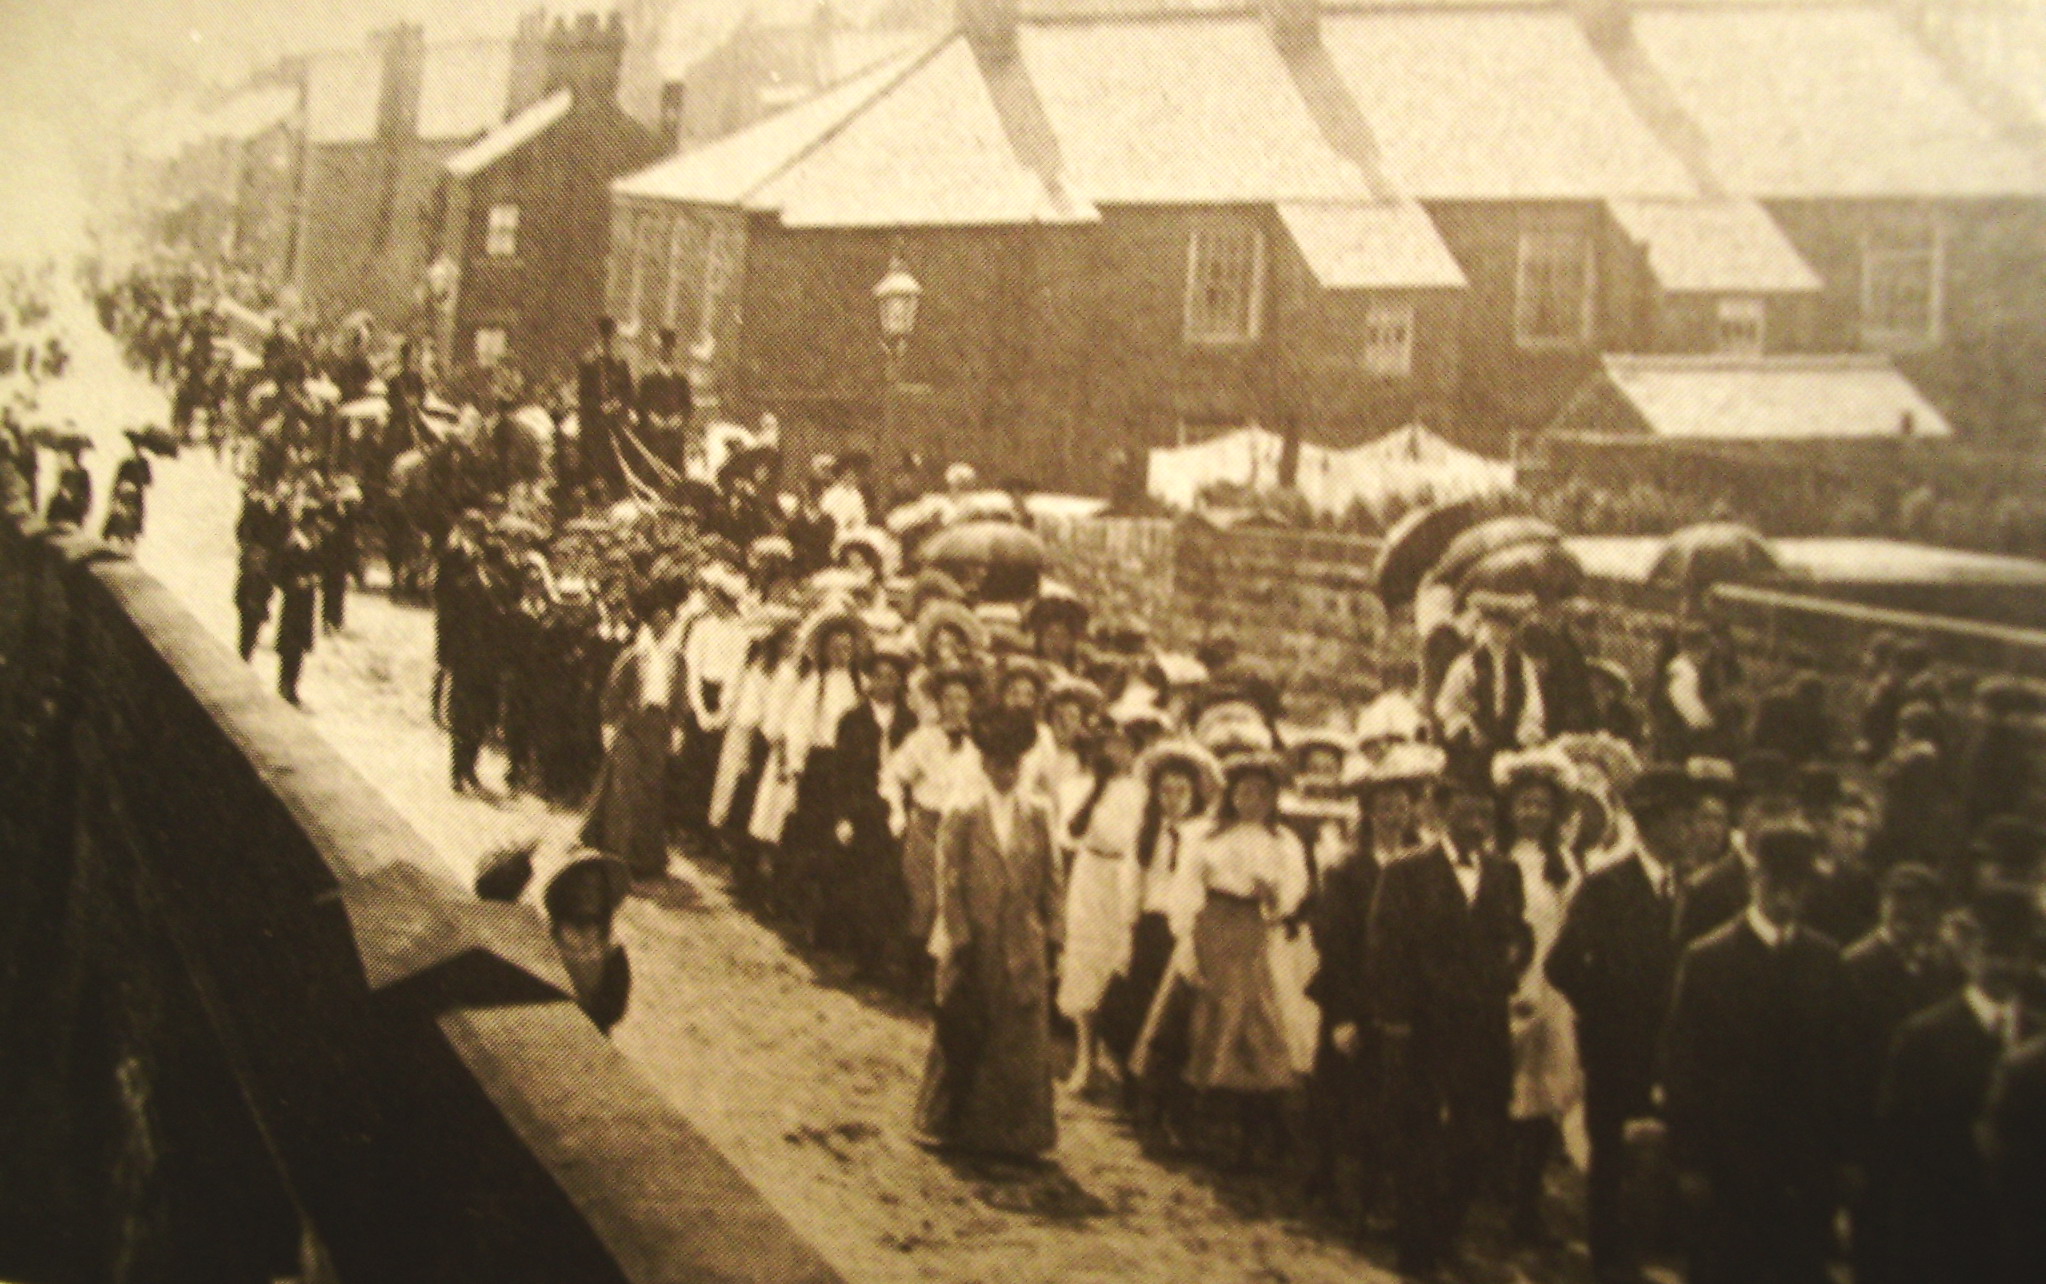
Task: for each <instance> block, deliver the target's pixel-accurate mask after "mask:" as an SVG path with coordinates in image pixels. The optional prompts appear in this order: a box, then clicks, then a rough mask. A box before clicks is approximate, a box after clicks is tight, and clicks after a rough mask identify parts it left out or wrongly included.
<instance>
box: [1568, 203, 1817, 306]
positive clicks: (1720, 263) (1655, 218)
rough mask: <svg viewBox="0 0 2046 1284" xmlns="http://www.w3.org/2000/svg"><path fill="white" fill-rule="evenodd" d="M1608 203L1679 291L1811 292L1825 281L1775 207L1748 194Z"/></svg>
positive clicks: (1654, 268)
mask: <svg viewBox="0 0 2046 1284" xmlns="http://www.w3.org/2000/svg"><path fill="white" fill-rule="evenodd" d="M1607 204H1608V205H1609V206H1610V207H1611V209H1612V211H1613V218H1614V219H1615V220H1616V221H1617V222H1618V223H1619V225H1620V226H1621V228H1623V229H1624V230H1625V231H1626V233H1627V235H1628V236H1630V237H1632V238H1633V239H1634V240H1636V241H1638V242H1640V243H1641V245H1642V247H1643V248H1644V249H1646V250H1647V252H1648V268H1649V271H1651V272H1653V273H1654V274H1655V280H1656V284H1658V285H1660V286H1661V287H1662V288H1663V289H1664V290H1667V291H1670V292H1672V293H1685V292H1697V293H1711V294H1717V293H1759V294H1783V293H1805V292H1809V291H1814V290H1817V289H1818V288H1819V286H1820V284H1821V282H1820V281H1819V276H1818V273H1816V272H1814V271H1812V269H1811V266H1810V265H1809V264H1807V263H1806V262H1805V261H1804V259H1803V258H1801V257H1799V255H1798V252H1797V250H1796V248H1795V247H1794V246H1792V245H1791V243H1790V240H1789V238H1787V237H1785V236H1784V235H1783V232H1782V230H1781V229H1780V228H1778V227H1777V226H1776V224H1775V222H1774V221H1773V220H1771V219H1770V217H1769V214H1768V211H1766V210H1764V209H1763V208H1762V207H1761V206H1760V205H1757V204H1756V203H1755V202H1753V201H1748V200H1735V199H1723V198H1700V199H1696V200H1676V201H1642V200H1618V201H1609V202H1607Z"/></svg>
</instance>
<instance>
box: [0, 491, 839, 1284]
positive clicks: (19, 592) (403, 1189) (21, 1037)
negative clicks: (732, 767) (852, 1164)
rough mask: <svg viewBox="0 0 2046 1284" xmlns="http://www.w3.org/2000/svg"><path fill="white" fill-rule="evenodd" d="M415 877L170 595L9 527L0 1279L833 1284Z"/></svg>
mask: <svg viewBox="0 0 2046 1284" xmlns="http://www.w3.org/2000/svg"><path fill="white" fill-rule="evenodd" d="M14 498H18V496H16V497H14ZM437 867H438V866H437V857H435V856H434V855H433V854H432V853H431V852H430V851H429V850H428V849H427V848H426V845H425V843H424V841H423V840H422V839H421V838H420V837H419V836H418V835H417V834H416V833H414V832H413V831H412V830H411V829H410V828H409V827H408V826H407V825H406V824H405V823H404V822H403V821H402V820H401V819H400V818H399V817H398V816H397V815H396V813H395V812H394V811H392V809H391V808H390V806H389V805H388V804H387V803H386V802H384V800H383V799H382V798H381V797H380V796H379V795H377V794H376V793H375V792H374V791H373V790H372V789H370V788H369V786H368V785H367V784H366V783H365V782H364V781H362V780H361V778H360V777H358V776H357V775H356V774H355V773H354V772H353V770H352V769H350V768H349V767H348V766H346V764H344V763H343V762H342V761H341V760H340V759H339V758H338V757H337V756H336V755H335V754H334V752H333V751H332V750H331V749H329V748H328V747H327V746H326V745H325V744H324V742H322V741H321V740H320V739H319V738H318V737H317V735H315V734H314V733H313V731H312V730H311V728H310V726H309V725H308V724H307V723H306V722H305V721H304V720H303V718H302V717H301V716H300V715H299V714H298V713H297V712H296V711H295V710H292V709H290V708H289V707H288V706H285V705H284V704H282V703H281V702H280V701H278V700H276V699H275V698H274V697H272V696H271V695H269V694H268V693H267V692H266V691H265V690H264V689H263V688H262V685H261V684H260V683H258V682H257V681H256V680H255V678H254V676H253V675H252V674H251V673H250V672H249V671H248V669H247V668H246V666H244V665H242V664H240V663H239V662H237V661H236V659H235V657H234V656H233V655H232V653H231V652H229V651H228V650H227V649H226V648H225V647H223V646H221V645H220V644H219V643H217V642H216V641H214V640H213V639H212V638H211V637H210V636H208V635H207V634H205V633H204V631H203V630H202V628H201V627H200V625H199V624H198V622H197V621H196V620H194V619H193V618H192V617H191V616H190V615H189V614H187V613H186V612H185V611H184V610H183V609H182V607H180V606H179V605H178V604H177V603H176V602H175V601H173V600H172V599H171V598H170V596H169V594H168V592H167V590H165V589H164V588H163V587H162V586H160V585H158V584H156V583H155V582H154V581H152V580H151V579H150V578H149V577H148V576H147V575H145V574H143V573H142V572H141V571H140V570H139V569H137V568H136V567H135V566H134V565H133V564H132V563H130V562H128V561H127V560H126V559H123V558H120V557H117V556H114V555H113V554H111V553H110V552H109V551H108V550H106V549H103V548H101V547H99V546H97V545H95V544H93V543H92V542H91V541H89V540H84V539H81V538H79V537H77V536H75V535H52V534H49V533H46V532H37V531H34V530H33V529H32V528H25V527H24V526H23V525H22V524H19V523H17V522H16V521H13V520H9V519H7V518H5V517H0V1021H4V1023H5V1024H4V1028H5V1029H6V1030H7V1031H8V1037H7V1040H6V1046H5V1050H4V1051H0V1103H4V1104H0V1259H4V1256H5V1254H7V1253H9V1252H14V1253H18V1254H20V1255H21V1256H22V1260H20V1261H7V1260H0V1275H6V1276H9V1277H14V1278H22V1277H34V1278H64V1279H77V1278H86V1279H108V1280H116V1281H124V1282H125V1281H136V1282H153V1281H166V1282H168V1281H176V1280H201V1279H203V1280H207V1281H209V1282H211V1281H219V1282H222V1284H240V1282H241V1281H248V1282H249V1284H268V1281H272V1280H275V1279H278V1278H293V1277H296V1278H303V1279H306V1280H309V1281H310V1280H313V1279H336V1280H343V1281H355V1280H359V1281H365V1282H370V1281H374V1282H376V1284H392V1282H397V1284H402V1282H405V1281H420V1282H421V1284H429V1282H436V1284H437V1282H440V1281H448V1280H467V1279H476V1280H493V1281H520V1280H524V1281H533V1282H534V1284H541V1282H543V1281H545V1282H548V1284H553V1282H558V1281H563V1280H576V1281H628V1280H630V1281H656V1280H684V1279H720V1280H730V1281H757V1282H759V1284H768V1282H770V1281H775V1282H779V1281H789V1280H793V1281H815V1282H818V1284H822V1282H824V1281H830V1280H833V1279H835V1278H836V1277H835V1275H834V1274H833V1273H832V1271H831V1270H830V1268H829V1267H828V1266H827V1265H825V1264H824V1262H823V1260H822V1259H821V1258H820V1257H819V1256H818V1255H817V1254H816V1252H815V1251H814V1250H813V1249H811V1248H810V1247H809V1245H807V1244H806V1243H804V1242H803V1241H802V1240H800V1239H799V1238H798V1237H797V1236H796V1235H795V1233H794V1232H793V1231H792V1230H790V1229H789V1228H788V1226H787V1225H786V1223H784V1222H782V1221H781V1219H780V1218H779V1216H778V1215H777V1214H775V1213H774V1212H773V1211H772V1209H771V1208H769V1206H768V1205H767V1204H766V1203H765V1201H764V1200H762V1199H761V1197H760V1196H759V1195H758V1193H757V1192H755V1191H754V1190H753V1189H752V1188H751V1187H750V1186H749V1185H748V1184H747V1183H746V1182H745V1180H744V1179H743V1178H742V1177H740V1176H739V1174H738V1173H737V1171H736V1170H735V1169H733V1168H732V1167H731V1165H730V1164H729V1162H728V1161H726V1160H725V1159H724V1158H723V1156H722V1155H720V1154H719V1153H717V1152H716V1151H715V1150H713V1149H712V1148H711V1146H710V1145H709V1144H708V1143H707V1142H706V1141H705V1140H704V1139H703V1138H702V1137H701V1136H700V1135H699V1134H698V1133H697V1132H696V1131H695V1130H694V1129H693V1128H692V1127H691V1126H690V1124H689V1123H688V1121H687V1120H685V1119H683V1118H682V1117H680V1116H679V1115H678V1114H676V1112H675V1111H674V1110H673V1108H672V1107H670V1106H669V1105H668V1104H667V1103H666V1102H665V1100H664V1099H663V1098H662V1097H661V1096H660V1095H659V1094H658V1093H657V1092H656V1091H655V1089H654V1088H653V1086H652V1085H651V1084H649V1083H647V1082H646V1081H645V1080H644V1079H643V1078H641V1077H640V1075H639V1074H638V1073H637V1072H636V1071H635V1070H634V1069H633V1068H632V1067H631V1066H630V1065H628V1064H627V1063H626V1062H625V1060H624V1059H623V1057H622V1056H621V1055H620V1054H619V1053H618V1052H617V1051H616V1050H615V1049H614V1048H613V1047H612V1046H611V1044H610V1043H609V1042H608V1041H607V1040H605V1039H604V1038H603V1037H602V1036H600V1035H599V1034H598V1033H597V1031H596V1030H595V1028H594V1027H593V1026H591V1025H590V1023H589V1022H588V1020H587V1019H586V1018H585V1017H584V1016H583V1015H582V1013H581V1012H580V1011H579V1010H578V1009H577V1008H576V1007H575V1006H574V1005H573V1004H572V1003H571V1002H569V1001H568V999H567V998H566V997H565V995H566V988H567V987H566V976H565V974H564V973H563V972H562V970H561V965H560V962H559V959H558V958H557V957H556V956H555V954H554V950H553V946H552V942H551V940H550V939H549V938H548V936H547V933H546V929H545V927H544V925H543V924H542V923H541V922H540V920H539V919H538V918H537V917H535V916H533V915H532V914H531V912H530V911H528V910H526V909H524V908H522V907H515V906H502V905H486V904H483V903H480V902H478V901H476V900H475V899H474V898H473V897H471V896H469V895H468V894H467V892H466V890H465V889H462V888H459V887H457V886H455V885H454V884H452V883H451V882H448V881H445V880H444V879H443V878H441V877H440V876H439V875H437V874H435V873H433V872H431V871H434V870H435V869H437Z"/></svg>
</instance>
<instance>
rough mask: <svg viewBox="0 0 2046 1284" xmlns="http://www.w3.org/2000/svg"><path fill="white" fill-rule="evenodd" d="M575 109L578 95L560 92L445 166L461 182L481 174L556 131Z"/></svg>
mask: <svg viewBox="0 0 2046 1284" xmlns="http://www.w3.org/2000/svg"><path fill="white" fill-rule="evenodd" d="M574 105H575V95H574V94H572V93H570V92H569V91H568V90H566V89H557V90H555V91H554V92H553V93H551V94H549V95H547V97H545V98H543V99H541V100H540V101H539V102H537V103H534V104H533V105H532V106H531V107H528V108H526V109H525V110H524V111H522V112H520V113H519V114H518V115H516V116H514V117H512V118H511V119H510V120H508V121H506V122H504V123H503V124H502V125H499V126H498V127H497V128H496V129H493V130H491V131H490V132H489V133H487V134H485V135H483V137H481V138H479V139H477V140H476V141H475V142H473V143H471V144H469V145H468V146H467V147H464V148H463V149H462V150H461V151H458V152H456V153H455V154H454V155H453V156H450V157H448V158H447V160H446V161H445V162H444V163H445V164H446V166H447V169H448V172H449V173H450V174H453V175H454V176H455V177H457V178H467V177H469V176H470V175H472V174H478V173H481V172H482V171H484V170H486V169H488V168H490V167H491V166H492V165H495V164H496V163H497V162H499V161H501V160H503V159H504V158H505V157H507V156H509V155H511V154H512V153H513V152H515V151H517V150H518V149H519V148H521V147H524V146H525V145H526V144H527V143H530V142H532V141H533V140H534V139H536V138H538V137H539V136H540V135H542V134H544V133H546V132H547V131H548V130H549V129H552V128H553V127H554V125H555V124H556V122H558V121H560V119H561V118H562V117H563V116H566V115H568V109H569V108H570V107H572V106H574Z"/></svg>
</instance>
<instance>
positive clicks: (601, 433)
mask: <svg viewBox="0 0 2046 1284" xmlns="http://www.w3.org/2000/svg"><path fill="white" fill-rule="evenodd" d="M575 391H576V424H577V430H578V432H579V434H580V437H579V443H580V449H581V452H582V455H583V477H584V480H586V481H590V480H594V481H596V482H598V483H599V485H600V486H601V488H602V491H603V493H604V494H605V496H607V497H608V498H612V499H615V498H617V497H619V496H621V495H623V494H624V493H625V472H624V468H623V466H622V465H621V463H620V458H621V454H620V452H621V451H622V450H623V449H624V447H623V444H622V443H621V442H619V441H618V440H616V436H617V434H618V433H619V432H620V431H629V430H630V423H629V420H630V418H631V413H632V400H633V399H632V367H631V366H629V365H627V364H626V363H625V358H624V357H623V356H621V355H619V352H618V322H617V321H616V320H614V319H612V318H611V317H598V318H597V346H596V348H595V349H594V350H592V351H591V353H590V355H589V356H587V357H585V358H583V361H582V364H581V365H579V366H577V367H576V376H575Z"/></svg>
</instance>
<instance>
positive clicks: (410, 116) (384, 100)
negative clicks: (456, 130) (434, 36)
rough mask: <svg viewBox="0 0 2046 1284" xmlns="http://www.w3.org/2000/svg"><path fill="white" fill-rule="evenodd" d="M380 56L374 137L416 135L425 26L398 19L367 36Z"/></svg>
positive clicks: (423, 69)
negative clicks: (380, 65)
mask: <svg viewBox="0 0 2046 1284" xmlns="http://www.w3.org/2000/svg"><path fill="white" fill-rule="evenodd" d="M370 44H371V45H372V46H374V47H375V48H376V49H377V50H378V51H379V52H380V53H382V55H383V67H382V78H381V81H380V82H379V84H378V89H377V137H378V138H379V139H381V140H383V141H386V142H389V141H393V140H396V139H400V138H416V137H418V136H419V90H420V83H421V81H422V80H423V79H424V77H425V75H426V29H425V28H424V27H422V26H420V25H419V24H418V23H416V22H401V23H398V24H396V25H395V26H392V27H388V28H386V29H384V30H382V31H378V32H374V33H372V34H371V36H370Z"/></svg>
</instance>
